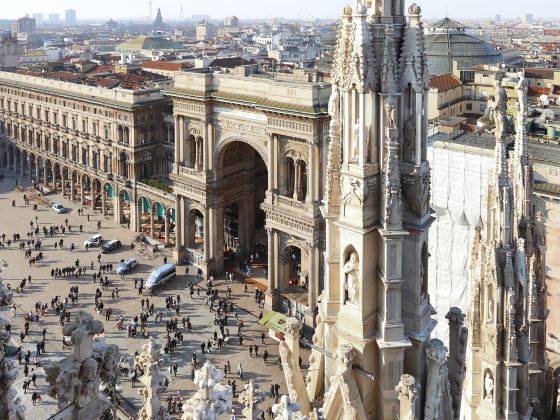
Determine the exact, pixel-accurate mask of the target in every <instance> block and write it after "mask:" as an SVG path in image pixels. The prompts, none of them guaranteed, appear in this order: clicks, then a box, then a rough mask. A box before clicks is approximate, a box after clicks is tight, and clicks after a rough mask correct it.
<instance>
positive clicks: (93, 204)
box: [89, 181, 97, 211]
mask: <svg viewBox="0 0 560 420" xmlns="http://www.w3.org/2000/svg"><path fill="white" fill-rule="evenodd" d="M96 192H97V191H96V190H95V182H93V181H92V182H91V185H90V187H89V193H90V196H91V200H90V203H89V208H90V209H91V211H93V210H95V194H96Z"/></svg>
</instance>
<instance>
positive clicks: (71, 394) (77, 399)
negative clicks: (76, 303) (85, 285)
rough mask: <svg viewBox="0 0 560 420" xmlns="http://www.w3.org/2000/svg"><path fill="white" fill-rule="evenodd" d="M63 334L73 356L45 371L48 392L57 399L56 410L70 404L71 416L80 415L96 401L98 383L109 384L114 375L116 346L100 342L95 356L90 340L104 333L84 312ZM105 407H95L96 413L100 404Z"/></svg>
mask: <svg viewBox="0 0 560 420" xmlns="http://www.w3.org/2000/svg"><path fill="white" fill-rule="evenodd" d="M62 333H63V335H64V336H66V337H70V340H71V342H72V344H73V354H72V355H71V356H69V357H67V358H66V359H63V360H62V361H61V362H59V363H57V364H56V365H54V366H50V367H47V368H45V373H46V376H47V378H46V380H47V382H48V383H49V385H50V387H49V391H48V393H49V395H50V396H51V397H53V398H57V399H58V407H59V409H61V410H62V409H65V408H66V407H67V406H69V405H73V406H74V410H75V411H74V414H73V415H79V414H78V413H79V410H80V409H82V408H84V407H85V406H87V405H88V404H90V403H92V402H93V401H94V400H96V399H97V400H98V393H99V384H100V383H101V382H102V381H103V382H104V383H109V382H110V381H111V380H113V378H114V377H115V375H116V374H117V371H116V365H117V362H118V347H117V346H115V345H106V344H105V343H104V342H102V343H99V345H98V346H97V348H96V351H95V354H94V349H93V345H92V340H93V337H94V336H95V335H96V334H101V333H103V324H102V323H101V322H100V321H96V320H94V319H93V316H92V315H91V314H89V313H86V312H84V311H80V312H78V313H77V314H76V315H75V317H74V319H73V320H72V322H71V323H70V324H68V325H66V326H64V327H63V329H62ZM107 404H108V403H106V402H104V403H100V404H98V408H99V410H102V411H103V410H104V409H103V405H107ZM105 409H106V408H105Z"/></svg>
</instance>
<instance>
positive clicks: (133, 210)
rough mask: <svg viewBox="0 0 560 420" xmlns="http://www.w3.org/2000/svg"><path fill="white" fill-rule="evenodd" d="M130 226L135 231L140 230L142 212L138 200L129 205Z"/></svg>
mask: <svg viewBox="0 0 560 420" xmlns="http://www.w3.org/2000/svg"><path fill="white" fill-rule="evenodd" d="M130 218H131V221H130V222H131V223H130V226H131V227H132V229H133V230H134V231H135V232H140V231H141V230H142V226H141V224H142V212H141V209H140V203H138V201H135V202H134V205H131V206H130Z"/></svg>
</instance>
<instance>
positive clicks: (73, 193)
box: [70, 172, 76, 201]
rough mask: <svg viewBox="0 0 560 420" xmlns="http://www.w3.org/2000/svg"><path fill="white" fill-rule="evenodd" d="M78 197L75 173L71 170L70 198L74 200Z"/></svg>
mask: <svg viewBox="0 0 560 420" xmlns="http://www.w3.org/2000/svg"><path fill="white" fill-rule="evenodd" d="M75 199H76V182H75V180H74V174H73V173H72V172H70V200H72V201H74V200H75Z"/></svg>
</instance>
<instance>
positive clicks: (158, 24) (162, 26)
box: [154, 9, 165, 31]
mask: <svg viewBox="0 0 560 420" xmlns="http://www.w3.org/2000/svg"><path fill="white" fill-rule="evenodd" d="M163 29H165V23H163V18H162V17H161V9H157V15H156V20H154V31H161V30H163Z"/></svg>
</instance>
